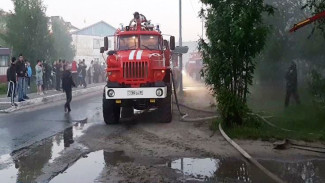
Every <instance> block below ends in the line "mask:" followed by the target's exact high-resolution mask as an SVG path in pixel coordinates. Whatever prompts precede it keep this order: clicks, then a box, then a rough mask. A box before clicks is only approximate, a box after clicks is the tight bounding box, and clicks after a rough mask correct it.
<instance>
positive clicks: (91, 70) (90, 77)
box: [87, 60, 94, 84]
mask: <svg viewBox="0 0 325 183" xmlns="http://www.w3.org/2000/svg"><path fill="white" fill-rule="evenodd" d="M87 75H88V84H91V81H92V80H93V78H94V61H93V60H92V61H91V62H90V66H89V68H88V70H87Z"/></svg>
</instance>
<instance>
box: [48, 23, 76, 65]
mask: <svg viewBox="0 0 325 183" xmlns="http://www.w3.org/2000/svg"><path fill="white" fill-rule="evenodd" d="M52 30H53V34H52V38H53V41H54V42H53V46H54V50H53V52H54V53H53V58H52V59H54V60H58V59H60V58H64V59H67V60H72V59H73V57H74V56H75V49H74V47H73V45H72V44H71V43H72V37H71V34H70V33H69V27H68V25H67V24H66V22H65V21H64V20H63V19H62V18H53V19H52Z"/></svg>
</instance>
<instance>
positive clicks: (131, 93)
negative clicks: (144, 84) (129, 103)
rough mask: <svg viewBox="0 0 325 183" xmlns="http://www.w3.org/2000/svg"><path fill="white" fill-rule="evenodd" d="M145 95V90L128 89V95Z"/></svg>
mask: <svg viewBox="0 0 325 183" xmlns="http://www.w3.org/2000/svg"><path fill="white" fill-rule="evenodd" d="M138 95H143V90H128V96H138Z"/></svg>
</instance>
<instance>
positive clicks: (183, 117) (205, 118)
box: [170, 70, 218, 122]
mask: <svg viewBox="0 0 325 183" xmlns="http://www.w3.org/2000/svg"><path fill="white" fill-rule="evenodd" d="M170 73H171V78H172V84H173V88H174V89H173V91H174V97H175V102H176V106H177V109H178V112H179V114H180V116H181V118H180V121H182V122H199V121H206V120H213V119H217V118H218V116H217V115H214V116H209V117H203V118H187V117H188V114H186V113H183V112H182V111H181V109H180V107H179V106H180V105H182V106H183V107H186V108H189V109H191V110H196V111H201V112H209V113H210V112H211V111H203V110H197V109H194V108H191V107H188V106H186V105H184V104H179V102H178V97H177V93H176V87H175V80H174V74H173V72H172V70H170ZM211 113H212V112H211Z"/></svg>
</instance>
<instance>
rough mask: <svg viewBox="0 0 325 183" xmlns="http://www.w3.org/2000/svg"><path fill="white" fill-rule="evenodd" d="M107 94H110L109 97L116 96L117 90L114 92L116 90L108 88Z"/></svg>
mask: <svg viewBox="0 0 325 183" xmlns="http://www.w3.org/2000/svg"><path fill="white" fill-rule="evenodd" d="M107 95H108V96H109V97H114V96H115V92H114V90H112V89H110V90H108V92H107Z"/></svg>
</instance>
